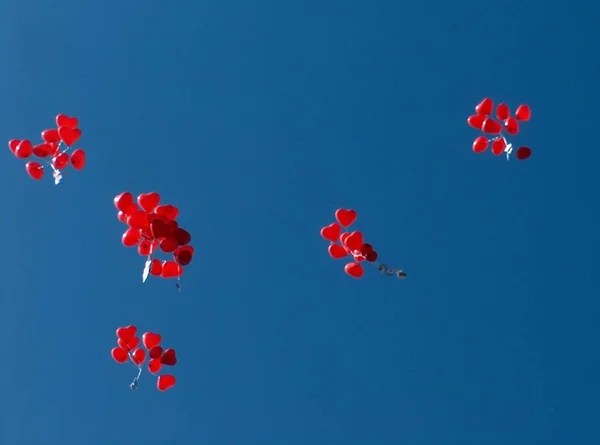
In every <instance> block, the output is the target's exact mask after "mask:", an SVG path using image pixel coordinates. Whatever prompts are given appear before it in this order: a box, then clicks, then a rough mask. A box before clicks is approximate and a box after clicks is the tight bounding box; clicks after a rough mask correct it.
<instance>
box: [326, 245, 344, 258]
mask: <svg viewBox="0 0 600 445" xmlns="http://www.w3.org/2000/svg"><path fill="white" fill-rule="evenodd" d="M327 250H328V251H329V255H330V256H331V258H333V259H335V260H339V259H340V258H344V257H345V256H346V255H348V253H347V252H346V249H344V248H343V247H342V246H340V245H339V244H330V245H329V248H328V249H327Z"/></svg>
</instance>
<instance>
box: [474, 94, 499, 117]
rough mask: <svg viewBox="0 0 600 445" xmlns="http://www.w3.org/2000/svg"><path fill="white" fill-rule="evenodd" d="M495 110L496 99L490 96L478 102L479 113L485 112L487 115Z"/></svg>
mask: <svg viewBox="0 0 600 445" xmlns="http://www.w3.org/2000/svg"><path fill="white" fill-rule="evenodd" d="M492 111H494V101H492V99H490V98H489V97H486V98H485V99H483V100H482V101H481V102H479V103H478V104H477V106H476V107H475V112H476V113H477V114H483V115H485V116H489V115H490V114H492Z"/></svg>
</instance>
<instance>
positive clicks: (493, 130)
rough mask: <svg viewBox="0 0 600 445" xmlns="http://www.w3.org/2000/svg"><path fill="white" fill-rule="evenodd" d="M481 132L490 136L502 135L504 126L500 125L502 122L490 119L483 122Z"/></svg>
mask: <svg viewBox="0 0 600 445" xmlns="http://www.w3.org/2000/svg"><path fill="white" fill-rule="evenodd" d="M481 131H483V132H484V133H488V134H500V133H501V132H502V125H500V122H497V121H495V120H494V119H492V118H490V117H488V118H486V120H484V121H483V125H482V126H481Z"/></svg>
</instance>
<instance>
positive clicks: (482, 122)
mask: <svg viewBox="0 0 600 445" xmlns="http://www.w3.org/2000/svg"><path fill="white" fill-rule="evenodd" d="M493 112H494V102H493V101H492V99H490V98H489V97H486V98H485V99H483V100H482V101H481V102H479V104H478V105H477V106H476V107H475V113H476V114H474V115H472V116H469V118H468V119H467V122H468V123H469V125H470V126H471V127H473V128H475V129H476V130H481V131H482V132H483V133H485V134H488V135H494V136H495V137H493V138H489V139H488V137H487V136H479V137H478V138H476V139H475V141H474V142H473V151H474V152H475V153H483V152H484V151H486V150H487V148H488V147H489V145H490V142H491V145H492V154H494V155H495V156H500V155H501V154H502V153H506V159H509V158H510V155H511V153H512V151H513V146H512V144H511V143H509V142H508V139H507V138H506V136H504V133H503V129H504V130H505V131H506V133H507V134H509V135H511V136H516V135H517V134H519V121H521V122H527V121H529V119H531V109H530V108H529V105H519V107H518V108H517V111H516V112H515V115H514V117H513V116H511V114H510V108H508V105H506V104H503V103H500V104H498V106H497V107H496V119H494V118H492V117H490V116H491V114H492V113H493ZM515 156H516V158H517V159H519V160H524V159H527V158H528V157H529V156H531V149H530V148H529V147H519V148H518V149H517V152H516V154H515Z"/></svg>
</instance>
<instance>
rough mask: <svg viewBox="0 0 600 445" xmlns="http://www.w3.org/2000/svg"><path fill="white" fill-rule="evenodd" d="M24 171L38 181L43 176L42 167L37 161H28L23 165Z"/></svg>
mask: <svg viewBox="0 0 600 445" xmlns="http://www.w3.org/2000/svg"><path fill="white" fill-rule="evenodd" d="M25 171H26V172H27V174H28V175H29V176H31V178H32V179H35V180H36V181H39V180H40V179H42V178H43V177H44V167H43V166H42V165H41V164H39V163H37V162H33V161H30V162H28V163H27V164H26V165H25Z"/></svg>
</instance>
